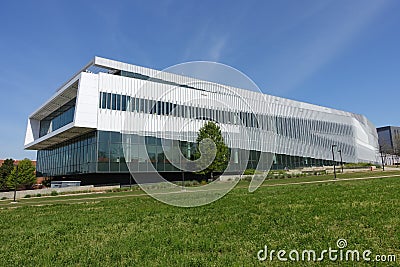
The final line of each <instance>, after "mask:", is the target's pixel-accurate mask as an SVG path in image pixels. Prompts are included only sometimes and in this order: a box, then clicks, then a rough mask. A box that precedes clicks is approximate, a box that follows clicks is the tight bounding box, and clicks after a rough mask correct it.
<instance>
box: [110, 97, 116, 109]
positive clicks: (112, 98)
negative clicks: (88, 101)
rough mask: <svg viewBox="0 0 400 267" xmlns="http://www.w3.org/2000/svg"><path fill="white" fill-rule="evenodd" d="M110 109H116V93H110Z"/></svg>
mask: <svg viewBox="0 0 400 267" xmlns="http://www.w3.org/2000/svg"><path fill="white" fill-rule="evenodd" d="M111 109H112V110H116V109H117V95H116V94H112V95H111Z"/></svg>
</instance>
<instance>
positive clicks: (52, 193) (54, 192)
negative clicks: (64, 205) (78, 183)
mask: <svg viewBox="0 0 400 267" xmlns="http://www.w3.org/2000/svg"><path fill="white" fill-rule="evenodd" d="M50 195H51V196H58V192H57V191H55V190H53V191H51V194H50Z"/></svg>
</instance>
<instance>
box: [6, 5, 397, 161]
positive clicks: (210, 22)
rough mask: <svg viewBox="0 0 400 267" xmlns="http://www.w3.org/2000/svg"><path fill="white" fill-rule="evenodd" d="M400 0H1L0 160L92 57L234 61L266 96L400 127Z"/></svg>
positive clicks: (154, 64) (159, 63)
mask: <svg viewBox="0 0 400 267" xmlns="http://www.w3.org/2000/svg"><path fill="white" fill-rule="evenodd" d="M399 14H400V1H397V0H376V1H369V0H360V1H355V0H352V1H348V0H332V1H329V0H314V1H308V0H302V1H297V0H290V1H288V0H282V1H190V0H188V1H152V0H149V1H126V2H124V1H40V0H38V1H26V2H25V1H3V2H2V3H1V4H0V22H1V25H2V26H1V30H0V31H1V35H0V38H1V39H0V40H1V41H0V91H1V104H0V114H1V116H0V125H1V126H2V127H1V131H0V158H7V157H12V158H23V157H28V158H32V159H34V158H35V153H34V152H32V151H24V150H23V143H24V136H25V130H26V122H27V117H28V116H29V114H31V113H32V112H33V111H34V110H35V109H36V108H37V107H39V106H40V105H41V104H42V103H43V102H44V101H45V100H47V99H48V98H49V97H50V96H51V95H52V94H53V93H54V92H55V90H56V89H57V88H58V87H59V86H60V85H61V84H63V83H64V82H65V81H66V80H67V79H68V78H70V76H71V75H73V74H74V73H75V72H76V71H78V70H79V69H80V68H81V67H83V66H84V65H85V64H86V63H87V62H89V61H90V60H91V59H92V58H93V56H95V55H98V56H102V57H107V58H112V59H116V60H121V61H125V62H128V63H133V64H136V65H142V66H146V67H151V68H155V69H164V68H166V67H169V66H171V65H175V64H178V63H182V62H186V61H192V60H210V61H216V62H221V63H224V64H227V65H230V66H232V67H234V68H237V69H238V70H240V71H242V72H244V73H245V74H246V75H248V76H249V77H250V78H251V79H252V80H253V81H254V82H255V83H256V84H257V85H258V86H259V87H260V88H261V89H262V90H263V91H264V92H265V93H268V94H272V95H277V96H281V97H286V98H290V99H295V100H299V101H305V102H309V103H313V104H318V105H323V106H328V107H333V108H337V109H343V110H346V111H350V112H355V113H360V114H364V115H366V116H367V117H368V118H369V119H370V120H371V121H372V122H373V123H374V124H375V125H376V126H383V125H400V116H399V106H400V105H399V102H400V16H399Z"/></svg>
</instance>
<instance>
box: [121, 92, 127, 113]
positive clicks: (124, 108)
mask: <svg viewBox="0 0 400 267" xmlns="http://www.w3.org/2000/svg"><path fill="white" fill-rule="evenodd" d="M126 106H127V103H126V95H123V96H122V103H121V110H122V111H126Z"/></svg>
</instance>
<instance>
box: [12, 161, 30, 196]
mask: <svg viewBox="0 0 400 267" xmlns="http://www.w3.org/2000/svg"><path fill="white" fill-rule="evenodd" d="M16 177H17V167H14V169H13V170H12V172H11V174H10V175H9V176H8V179H7V185H8V187H9V188H12V189H14V187H15V185H17V189H18V188H24V189H26V188H30V187H31V186H32V185H33V184H35V183H36V175H35V166H34V165H33V163H32V161H31V160H29V159H24V160H21V161H20V162H18V177H17V178H16Z"/></svg>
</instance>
